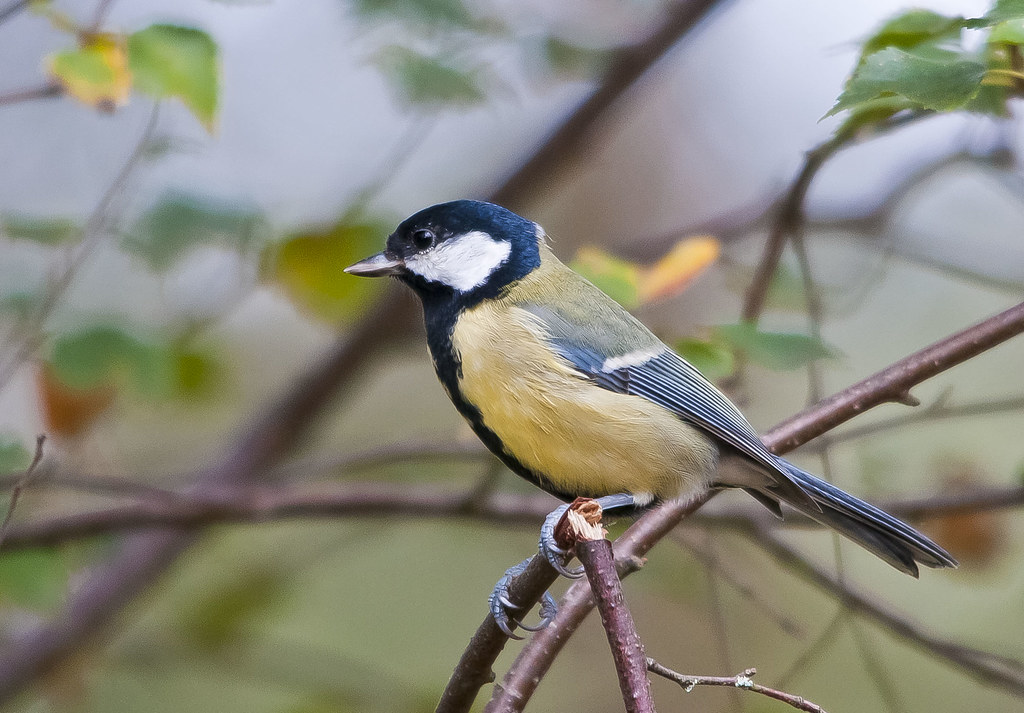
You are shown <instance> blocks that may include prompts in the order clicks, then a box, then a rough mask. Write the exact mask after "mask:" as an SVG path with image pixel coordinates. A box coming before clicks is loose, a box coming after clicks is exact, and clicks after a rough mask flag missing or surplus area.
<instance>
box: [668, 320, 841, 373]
mask: <svg viewBox="0 0 1024 713" xmlns="http://www.w3.org/2000/svg"><path fill="white" fill-rule="evenodd" d="M674 348H675V350H676V351H677V352H678V353H679V354H680V355H682V356H683V357H684V358H685V359H686V360H687V361H689V362H691V363H692V364H693V365H694V366H696V367H697V368H698V369H699V370H700V371H701V372H702V373H703V374H704V375H705V376H707V377H708V378H709V379H720V378H723V377H726V376H729V375H730V374H732V373H733V371H734V370H735V368H736V365H737V364H738V363H739V360H740V359H746V360H749V361H751V362H753V363H754V364H757V365H758V366H762V367H764V368H766V369H770V370H772V371H791V370H793V369H799V368H800V367H802V366H806V365H807V364H808V363H809V362H811V361H814V360H816V359H825V358H834V357H835V356H836V351H835V350H834V349H832V348H830V347H828V346H826V345H825V344H823V343H822V342H821V341H819V340H817V339H814V338H813V337H809V336H807V335H804V334H789V333H783V332H765V331H761V330H760V329H759V328H758V327H757V326H756V325H754V324H750V323H748V322H739V323H737V324H726V325H720V326H718V327H714V328H712V329H711V330H710V335H709V336H708V338H706V339H698V338H695V337H687V338H684V339H681V340H678V341H676V342H675V344H674Z"/></svg>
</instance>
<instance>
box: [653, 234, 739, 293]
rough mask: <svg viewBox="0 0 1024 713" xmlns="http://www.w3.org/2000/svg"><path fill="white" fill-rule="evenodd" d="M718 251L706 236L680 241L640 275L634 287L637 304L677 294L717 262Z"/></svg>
mask: <svg viewBox="0 0 1024 713" xmlns="http://www.w3.org/2000/svg"><path fill="white" fill-rule="evenodd" d="M720 252H721V249H720V245H719V242H718V240H716V239H715V238H713V237H711V236H708V235H698V236H695V237H690V238H684V239H683V240H680V241H679V242H678V243H676V244H675V246H674V247H673V248H672V249H671V250H669V251H668V253H666V254H665V256H664V257H662V258H661V259H660V260H658V261H657V262H656V263H654V264H653V265H651V266H650V267H649V268H647V269H645V270H643V271H642V272H641V274H640V278H639V282H638V285H637V296H638V298H639V300H640V302H641V303H644V302H651V301H653V300H659V299H664V298H667V297H673V296H675V295H678V294H679V293H680V292H682V291H683V290H685V289H686V288H687V287H688V286H689V285H690V283H691V282H693V280H694V279H696V277H697V276H698V275H700V274H701V273H702V272H704V270H705V269H707V268H708V267H709V266H710V265H711V264H712V263H714V262H715V260H717V259H718V255H719V253H720Z"/></svg>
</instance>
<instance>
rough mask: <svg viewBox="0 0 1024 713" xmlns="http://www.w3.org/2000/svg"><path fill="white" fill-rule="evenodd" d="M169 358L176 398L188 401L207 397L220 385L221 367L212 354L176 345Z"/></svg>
mask: <svg viewBox="0 0 1024 713" xmlns="http://www.w3.org/2000/svg"><path fill="white" fill-rule="evenodd" d="M170 357H171V361H172V366H173V369H174V381H173V385H174V389H175V393H176V394H177V395H178V396H183V397H187V398H190V399H196V398H200V397H204V396H209V395H210V394H211V393H212V392H213V391H214V390H215V388H216V387H217V385H218V384H219V383H220V377H221V374H222V373H223V367H222V365H221V363H220V361H219V360H218V359H217V357H216V356H215V355H214V354H213V353H212V352H210V351H204V350H200V349H195V348H192V347H188V346H185V345H176V346H174V347H173V348H172V349H171V352H170Z"/></svg>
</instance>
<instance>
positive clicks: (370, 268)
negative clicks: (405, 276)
mask: <svg viewBox="0 0 1024 713" xmlns="http://www.w3.org/2000/svg"><path fill="white" fill-rule="evenodd" d="M404 269H405V262H404V261H402V260H399V259H396V258H390V257H388V256H387V255H386V254H385V253H377V254H376V255H371V256H370V257H368V258H366V259H365V260H360V261H359V262H357V263H356V264H355V265H349V266H348V267H346V268H345V272H347V273H348V274H350V275H359V276H360V277H382V276H384V275H398V274H400V273H401V272H402V271H403V270H404Z"/></svg>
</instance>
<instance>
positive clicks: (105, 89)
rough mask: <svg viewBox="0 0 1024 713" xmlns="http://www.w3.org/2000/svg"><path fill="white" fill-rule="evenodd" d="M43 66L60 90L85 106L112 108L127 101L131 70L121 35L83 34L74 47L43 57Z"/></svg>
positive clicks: (107, 109)
mask: <svg viewBox="0 0 1024 713" xmlns="http://www.w3.org/2000/svg"><path fill="white" fill-rule="evenodd" d="M46 68H47V71H48V72H49V73H50V74H51V75H52V76H53V78H54V79H56V80H57V81H58V82H59V83H60V85H61V86H62V87H63V88H64V91H66V92H67V93H68V94H70V95H71V96H73V97H75V98H76V99H78V100H79V101H80V102H83V103H85V104H88V105H89V106H93V107H96V108H97V109H101V110H103V111H113V110H114V109H116V108H117V107H119V106H123V105H124V104H126V103H128V95H129V94H130V92H131V88H132V73H131V70H129V69H128V53H127V49H126V44H125V38H124V36H122V35H116V34H112V33H93V34H86V35H83V36H82V39H81V44H80V45H79V47H78V48H77V49H72V50H64V51H63V52H56V53H54V54H51V55H50V56H49V57H47V58H46Z"/></svg>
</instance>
